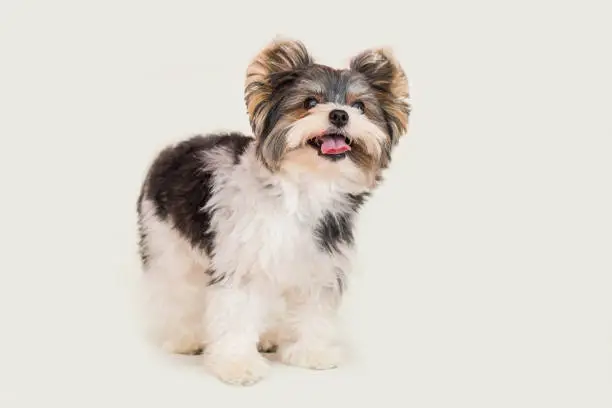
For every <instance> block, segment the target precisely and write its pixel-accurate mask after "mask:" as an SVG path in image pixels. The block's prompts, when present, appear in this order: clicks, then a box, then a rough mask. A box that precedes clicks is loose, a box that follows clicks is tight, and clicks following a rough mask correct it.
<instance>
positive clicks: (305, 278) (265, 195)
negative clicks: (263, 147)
mask: <svg viewBox="0 0 612 408" xmlns="http://www.w3.org/2000/svg"><path fill="white" fill-rule="evenodd" d="M225 193H227V197H226V200H225V203H224V205H223V206H222V208H220V212H219V215H220V217H219V220H218V222H217V223H216V226H217V240H216V241H217V251H216V252H217V258H219V259H216V260H215V263H217V264H218V265H219V266H221V267H222V268H224V269H225V270H226V272H228V273H235V274H237V275H241V276H250V277H254V276H257V277H264V278H265V279H267V280H269V281H273V282H275V283H277V284H279V285H280V286H283V287H287V286H303V285H305V284H329V282H333V281H335V279H336V278H335V274H334V265H333V264H332V262H331V259H330V254H329V253H328V252H326V251H325V250H323V249H322V247H321V243H320V242H319V239H320V238H319V237H318V235H317V227H318V225H319V224H320V223H321V222H322V220H323V217H324V215H325V214H328V213H330V212H333V211H335V207H336V204H335V203H336V201H337V196H336V195H335V194H334V193H333V191H332V190H330V189H329V188H326V187H325V186H318V187H313V188H310V189H304V188H298V187H294V186H283V185H275V186H269V187H268V188H266V189H262V190H261V191H257V192H253V193H252V194H251V195H248V194H244V193H243V194H231V191H230V190H228V191H226V192H225Z"/></svg>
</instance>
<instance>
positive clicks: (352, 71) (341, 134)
mask: <svg viewBox="0 0 612 408" xmlns="http://www.w3.org/2000/svg"><path fill="white" fill-rule="evenodd" d="M348 65H349V66H348V68H343V69H335V68H332V67H329V66H326V65H321V64H319V63H317V62H315V60H314V59H313V57H312V56H311V54H310V52H309V51H308V50H307V48H306V46H305V45H304V43H302V42H301V41H297V40H294V39H286V38H285V39H283V38H276V39H274V40H273V41H271V43H269V44H268V45H267V46H265V47H264V48H263V49H262V50H261V51H260V52H259V53H258V54H257V55H256V56H255V57H254V58H253V59H252V60H251V63H250V64H249V66H248V68H247V70H246V82H245V87H244V89H245V91H244V99H245V103H246V110H247V113H248V118H249V123H250V126H251V128H252V131H253V136H247V135H244V134H242V133H238V132H229V131H228V132H226V133H218V134H205V135H194V136H190V137H188V138H185V139H183V140H181V141H179V142H177V143H175V144H172V145H171V146H168V147H165V148H164V149H161V151H160V152H158V153H157V154H156V156H155V158H154V159H153V160H152V163H151V164H150V166H149V168H148V169H147V171H146V175H145V177H144V181H143V183H142V188H141V190H140V193H139V196H138V200H137V214H138V235H139V254H140V259H141V261H142V269H143V274H142V278H143V285H144V286H143V288H144V291H145V294H146V296H147V304H146V310H147V313H148V314H147V322H148V326H147V329H148V334H149V335H150V336H151V337H150V338H151V339H152V340H153V341H155V343H156V344H157V345H159V347H161V348H162V349H163V350H166V351H168V352H170V353H180V354H192V353H198V352H199V353H200V354H201V358H202V361H203V366H204V367H205V368H206V369H207V370H208V371H209V372H210V373H211V374H212V375H214V376H216V377H217V378H218V379H220V380H222V381H223V382H225V383H228V384H234V385H250V384H254V383H256V382H258V381H259V380H261V379H262V378H264V377H265V376H266V374H267V373H268V371H269V369H270V362H269V360H268V359H267V358H265V357H264V356H263V355H262V351H270V350H272V351H275V355H276V357H277V358H278V360H279V361H280V362H281V363H284V364H288V365H293V366H298V367H305V368H309V369H318V370H323V369H331V368H334V367H337V366H338V365H339V364H341V362H342V361H343V358H344V353H343V346H342V341H341V338H340V337H341V336H340V335H339V330H338V321H337V319H338V317H337V311H338V308H339V306H340V304H341V300H342V295H343V292H344V291H345V290H346V287H347V280H348V278H349V277H350V274H351V264H352V259H354V257H355V244H354V232H353V227H354V224H355V222H356V216H357V214H358V212H359V209H360V208H361V207H362V206H363V204H364V203H365V202H366V200H367V199H368V197H370V195H371V194H372V192H373V191H374V190H375V189H376V187H377V186H378V185H380V183H381V182H382V180H383V177H382V174H383V172H384V171H385V170H386V169H387V168H389V166H390V163H391V157H392V152H393V151H394V149H395V147H396V146H397V144H398V142H399V141H400V139H401V138H402V136H404V135H405V134H406V133H407V129H408V119H409V116H410V110H411V104H410V103H409V92H408V80H407V77H406V74H405V73H404V70H403V68H402V67H401V65H400V64H399V63H398V61H397V59H396V58H395V56H394V54H393V52H392V51H391V50H390V49H388V48H373V49H368V50H366V51H363V52H361V53H359V54H358V55H356V56H355V57H353V58H352V59H350V63H349V64H348Z"/></svg>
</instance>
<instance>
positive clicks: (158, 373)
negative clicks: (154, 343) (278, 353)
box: [0, 0, 612, 408]
mask: <svg viewBox="0 0 612 408" xmlns="http://www.w3.org/2000/svg"><path fill="white" fill-rule="evenodd" d="M606 3H608V5H606ZM611 15H612V13H611V10H610V5H609V2H606V1H600V2H594V1H574V2H570V1H567V2H564V1H556V2H554V1H550V2H544V1H509V2H485V1H473V0H472V1H462V2H452V1H446V2H442V1H427V2H425V1H422V2H412V1H397V2H391V1H382V0H377V1H372V2H362V3H360V2H359V1H357V0H355V1H353V2H340V1H325V2H318V1H312V0H310V1H299V2H290V1H275V2H272V1H253V2H244V4H240V3H238V2H236V3H234V2H230V1H220V2H207V1H192V2H185V1H166V2H154V1H149V2H145V1H133V0H132V1H104V2H103V1H98V2H94V1H80V2H77V1H72V2H70V1H66V0H62V1H42V0H41V1H28V0H21V1H17V0H14V1H7V0H4V1H2V2H1V3H0V137H1V138H2V139H1V144H0V206H1V207H0V210H1V211H0V217H2V219H1V223H0V238H1V242H0V243H1V246H0V248H1V253H0V274H1V275H0V346H1V347H0V406H2V407H3V408H4V407H6V408H9V407H22V406H23V407H25V406H33V407H34V406H36V407H42V406H52V405H54V404H55V403H60V404H62V406H70V407H71V406H75V407H77V406H78V407H97V406H117V407H123V406H126V407H128V406H129V407H140V406H143V407H174V406H177V407H179V406H180V407H206V406H220V407H228V406H230V407H231V406H247V404H248V405H251V404H253V405H255V406H259V405H262V404H265V405H266V406H274V407H277V406H278V407H309V406H323V407H327V406H345V405H355V404H361V403H366V404H368V406H370V405H372V404H376V406H381V407H387V406H389V407H395V406H397V407H453V408H454V407H470V408H473V407H487V408H490V407H495V408H498V407H500V408H501V407H521V408H523V407H538V408H541V407H555V408H556V407H580V408H598V407H610V406H612V405H611V404H612V394H611V385H612V376H611V369H610V367H611V365H610V363H611V353H610V351H611V346H612V256H611V255H612V254H611V250H612V211H611V210H612V197H611V195H612V180H611V179H612V163H611V160H610V157H611V153H612V142H611V141H612V123H611V122H612V115H611V111H612V103H611V99H610V98H611V95H612V62H611V55H612V52H611V47H612V46H611V45H610V44H611V40H612V29H611V25H610V16H611ZM277 34H282V35H285V36H290V37H294V38H298V39H301V40H303V41H304V42H305V43H306V44H307V45H308V46H309V47H310V49H311V51H312V53H313V54H314V55H315V56H316V57H318V58H319V61H320V62H323V63H327V64H333V65H336V66H341V65H343V66H346V63H347V62H348V59H349V58H350V57H351V56H352V55H354V54H355V53H357V52H358V51H361V50H362V49H364V48H367V47H372V46H379V45H389V46H391V47H393V48H394V49H395V50H396V53H397V56H398V58H399V59H400V60H401V61H402V63H403V65H404V67H405V70H406V72H407V74H408V76H409V79H410V83H411V87H412V88H411V89H412V104H413V107H414V109H413V115H412V122H411V128H410V133H409V135H408V136H407V137H406V138H405V139H404V141H403V142H402V144H401V146H400V148H399V149H398V150H397V153H396V156H395V160H394V164H393V168H392V169H391V171H390V172H389V173H388V177H387V182H386V184H384V186H383V187H382V188H381V189H380V191H379V192H378V194H377V195H376V196H375V197H374V198H373V199H372V200H371V201H370V202H369V204H368V205H367V206H366V208H365V209H364V212H363V215H362V218H361V222H360V224H359V233H358V242H359V247H360V255H359V274H358V275H357V276H356V277H355V280H354V282H353V285H352V290H351V292H350V293H349V296H348V297H347V302H346V305H345V309H344V310H343V313H344V316H345V318H346V319H345V321H346V323H347V332H348V339H349V341H350V343H351V344H352V349H353V351H354V354H353V358H352V359H351V361H350V362H349V363H348V364H347V365H346V366H343V367H342V368H339V369H337V370H334V371H328V372H310V371H306V370H300V369H297V368H288V367H282V366H275V368H274V370H273V371H272V373H271V376H270V377H268V378H267V379H266V380H264V381H263V382H262V383H260V384H258V385H256V386H254V387H251V388H245V389H239V388H233V387H229V386H226V385H224V384H221V383H219V382H218V381H217V380H215V379H213V378H211V377H210V376H208V374H206V373H204V371H203V370H202V369H201V367H200V366H199V364H198V361H197V359H182V360H181V359H170V358H164V357H160V356H158V355H157V354H155V353H154V352H153V351H151V350H150V349H148V348H146V347H145V346H144V344H143V342H142V340H141V338H140V337H139V331H138V327H137V325H136V322H135V319H134V314H133V309H132V308H131V303H130V299H131V297H130V296H131V293H132V292H131V288H132V283H133V282H134V278H135V277H137V276H138V263H137V258H136V256H135V254H136V252H135V250H136V247H135V242H136V241H135V239H136V235H135V208H136V207H135V202H136V197H137V193H138V188H139V187H140V182H141V180H142V176H143V173H144V171H145V168H146V166H147V165H148V164H149V161H150V160H151V158H152V155H153V154H154V153H155V152H156V151H157V150H158V149H159V148H160V147H162V146H164V145H165V144H167V143H170V142H172V141H174V140H178V139H180V138H183V137H187V136H189V135H191V134H194V133H198V132H209V131H214V130H219V129H232V130H243V131H248V130H249V128H248V122H247V117H246V114H245V107H244V102H243V99H242V91H243V90H242V85H243V80H244V72H245V69H246V64H247V63H248V62H249V60H250V59H251V58H252V57H253V56H254V54H255V53H256V52H257V51H258V50H259V49H260V48H261V47H262V46H264V45H265V44H266V43H267V42H268V41H269V40H270V39H272V37H274V36H275V35H277Z"/></svg>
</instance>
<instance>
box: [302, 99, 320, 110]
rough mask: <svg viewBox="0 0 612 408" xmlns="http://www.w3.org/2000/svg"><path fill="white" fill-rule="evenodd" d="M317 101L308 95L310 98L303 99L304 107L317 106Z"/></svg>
mask: <svg viewBox="0 0 612 408" xmlns="http://www.w3.org/2000/svg"><path fill="white" fill-rule="evenodd" d="M318 103H319V101H317V100H316V99H315V98H313V97H310V98H306V100H305V101H304V108H306V109H312V108H314V107H315V106H317V104H318Z"/></svg>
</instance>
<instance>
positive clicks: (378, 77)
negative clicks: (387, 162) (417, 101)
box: [350, 48, 410, 143]
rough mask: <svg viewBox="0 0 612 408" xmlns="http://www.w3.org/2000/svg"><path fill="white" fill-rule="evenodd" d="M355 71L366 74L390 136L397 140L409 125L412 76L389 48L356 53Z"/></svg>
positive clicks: (353, 65)
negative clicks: (409, 98) (409, 79)
mask: <svg viewBox="0 0 612 408" xmlns="http://www.w3.org/2000/svg"><path fill="white" fill-rule="evenodd" d="M350 68H351V70H352V71H355V72H359V73H360V74H362V75H363V76H364V77H365V78H366V80H367V81H368V83H369V84H370V86H371V87H372V89H373V90H374V92H375V93H376V96H377V98H378V100H379V101H380V104H381V106H382V108H383V111H384V113H385V116H386V120H387V127H388V132H389V136H390V137H391V139H392V141H393V142H394V143H395V142H397V140H398V139H399V137H400V136H402V135H403V134H404V133H406V130H407V129H408V117H409V115H410V104H409V103H408V102H407V100H406V99H407V98H408V97H409V90H408V78H407V77H406V74H405V73H404V70H403V68H402V67H401V65H400V64H399V62H398V61H397V59H396V58H395V56H394V54H393V52H392V51H391V50H390V49H389V48H378V49H370V50H366V51H363V52H361V53H360V54H358V55H357V56H355V57H353V58H352V59H351V62H350Z"/></svg>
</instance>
